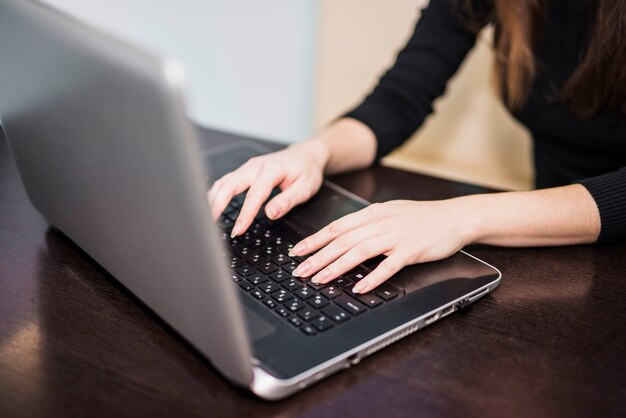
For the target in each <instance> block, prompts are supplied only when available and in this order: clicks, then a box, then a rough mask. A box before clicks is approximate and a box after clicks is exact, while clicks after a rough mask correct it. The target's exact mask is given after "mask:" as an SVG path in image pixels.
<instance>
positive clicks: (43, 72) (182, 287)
mask: <svg viewBox="0 0 626 418" xmlns="http://www.w3.org/2000/svg"><path fill="white" fill-rule="evenodd" d="M183 83H184V71H183V68H182V66H181V65H180V64H178V63H177V62H176V61H174V60H170V59H165V58H163V57H160V56H157V55H154V54H151V53H148V52H146V51H143V50H141V49H139V48H136V47H134V46H132V45H129V44H127V43H126V42H122V41H120V40H117V39H115V38H114V37H111V36H109V35H107V34H105V33H102V32H101V31H99V30H95V29H93V28H91V27H89V26H88V25H86V24H84V23H82V22H80V21H77V20H76V19H73V18H70V17H68V16H66V15H64V14H62V13H60V12H58V11H56V10H54V9H53V8H50V7H49V6H45V5H42V4H41V3H39V2H37V1H31V0H0V116H1V122H2V126H3V129H4V131H5V135H6V137H7V139H8V141H9V145H10V148H11V150H12V153H13V155H14V157H15V160H16V161H17V165H18V168H19V171H20V175H21V178H22V180H23V183H24V186H25V188H26V191H27V192H28V195H29V197H30V200H31V202H32V204H33V205H34V206H35V208H36V209H37V210H38V211H39V213H41V215H42V216H43V217H45V219H46V220H47V221H48V222H49V223H50V224H51V225H53V226H54V227H55V228H56V229H58V230H59V231H61V232H62V233H63V234H64V235H66V236H67V237H68V238H69V239H71V240H72V241H73V242H74V243H76V244H77V245H78V246H80V247H81V248H82V249H83V250H84V251H85V252H86V253H87V254H88V255H89V256H90V257H91V258H92V259H93V260H94V261H95V262H96V263H98V264H100V265H101V266H103V267H104V268H105V269H106V270H107V271H108V272H109V273H110V274H111V275H112V276H113V277H114V278H115V279H117V280H118V281H119V282H120V283H121V284H122V285H123V286H124V287H125V288H127V289H128V290H129V291H130V292H132V293H133V294H134V295H136V296H137V297H139V298H140V299H141V300H142V301H143V302H144V303H145V304H146V305H147V306H148V307H149V308H150V309H151V310H153V311H154V312H155V313H156V314H157V315H159V316H160V317H161V318H163V320H164V321H165V322H166V323H167V324H168V325H169V326H170V331H171V332H177V333H178V334H180V335H181V336H182V337H183V338H185V339H186V340H187V341H188V342H189V343H190V344H191V346H193V347H194V348H195V349H196V350H197V351H198V352H200V353H201V354H202V355H204V356H205V357H206V358H207V359H209V360H210V361H211V362H212V364H213V365H214V366H215V368H216V369H217V370H219V371H220V373H222V374H223V375H224V376H225V377H226V378H228V379H229V380H230V381H231V382H233V383H234V384H236V385H239V386H243V387H245V388H248V389H249V390H250V391H252V392H253V393H255V394H256V395H258V396H260V397H263V398H266V399H280V398H284V397H286V396H288V395H291V394H293V393H295V392H297V391H299V390H301V389H303V388H306V387H307V386H309V385H311V384H313V383H315V382H317V381H319V380H320V379H322V378H324V377H327V376H329V375H331V374H333V373H335V372H337V371H340V370H342V369H344V368H346V367H349V366H351V365H355V364H357V363H358V362H359V361H360V360H362V359H363V358H364V357H366V356H369V355H370V354H372V353H374V352H376V351H378V350H380V349H382V348H383V347H385V346H387V345H389V344H391V343H393V342H395V341H397V340H398V339H400V338H402V337H405V336H407V335H409V334H411V333H413V332H415V331H417V330H420V329H422V328H423V327H425V326H427V325H429V324H431V323H433V322H435V321H437V320H439V319H441V318H443V317H445V316H447V315H449V314H452V313H453V312H455V311H458V310H459V309H460V308H464V307H465V306H467V305H469V304H471V303H472V302H474V301H475V300H477V299H478V298H480V297H482V296H484V295H486V294H488V293H489V292H491V291H492V290H494V289H495V288H496V287H497V286H498V284H499V282H500V277H501V275H500V273H499V272H498V270H496V269H495V268H493V267H492V266H489V265H487V264H486V263H484V262H482V261H480V260H478V259H476V258H475V257H472V256H471V255H469V254H467V253H464V252H460V253H458V254H456V255H454V256H452V257H450V258H449V259H447V260H444V261H440V262H436V263H428V264H423V265H417V266H412V267H408V268H405V269H403V270H402V271H400V272H399V273H398V274H397V275H396V276H394V277H393V278H392V279H391V280H389V281H388V282H386V283H385V284H383V285H382V286H381V287H379V288H378V289H376V290H375V291H373V292H372V293H370V294H369V295H363V296H356V295H353V294H351V293H350V288H351V286H350V285H351V284H353V283H354V282H355V281H358V280H359V278H360V277H362V276H363V275H364V274H366V273H367V272H368V271H370V269H371V268H372V267H374V266H375V265H376V263H377V262H378V261H379V260H376V259H374V260H369V261H368V262H366V263H364V264H363V265H361V266H358V267H357V268H356V269H355V270H353V271H351V272H350V273H349V274H346V275H344V276H342V277H340V278H339V279H337V280H335V281H334V282H333V283H331V285H330V286H322V287H320V286H314V285H312V284H311V283H310V282H308V281H306V280H302V279H297V278H294V277H292V276H291V271H292V270H293V268H294V267H295V265H297V263H298V262H299V261H300V260H299V259H296V258H294V259H291V258H289V257H288V255H287V252H288V249H289V247H290V246H291V245H293V243H294V242H295V241H296V240H298V239H300V238H302V237H304V236H306V235H308V234H310V233H312V232H314V231H315V230H317V229H319V228H320V227H322V226H323V225H325V224H327V223H328V222H330V221H332V220H333V219H336V218H337V217H339V216H342V215H345V214H347V213H350V212H352V211H355V210H358V209H360V208H363V207H364V206H366V205H367V204H368V202H366V201H363V200H362V199H359V198H358V197H356V196H354V195H351V194H350V193H348V192H346V191H344V190H342V189H341V188H339V187H337V186H336V185H333V184H332V183H330V182H326V183H325V184H324V186H323V187H322V189H321V190H320V192H319V193H318V195H316V196H315V197H314V198H313V199H312V200H311V201H310V202H308V203H306V204H304V205H302V206H300V207H298V208H297V209H296V210H294V212H293V213H292V214H290V215H289V216H287V217H286V219H284V220H282V221H279V222H270V221H269V220H267V219H265V218H263V216H262V215H259V217H258V218H257V221H256V222H255V224H254V225H253V227H252V228H251V229H250V231H248V233H247V234H245V235H244V236H242V237H237V238H236V239H235V240H231V239H230V237H229V236H228V228H229V226H230V225H231V224H232V219H233V216H236V213H237V210H238V207H239V205H240V203H241V197H240V196H239V197H236V198H235V199H233V201H232V202H231V205H230V207H229V209H228V210H227V211H226V212H225V214H224V215H223V216H222V217H221V218H220V220H219V222H217V223H214V222H213V221H212V219H211V216H210V212H209V207H208V203H207V198H206V191H207V190H208V187H209V183H210V181H211V179H215V178H216V177H219V175H221V174H223V173H224V172H227V171H230V170H232V169H233V168H235V167H237V166H238V165H239V164H241V163H242V162H244V161H245V160H246V159H247V158H249V157H251V156H252V155H256V154H258V153H263V152H267V150H265V149H263V148H259V147H258V146H257V145H254V143H252V142H233V143H232V144H229V145H228V146H227V147H226V148H222V149H219V150H217V151H215V150H214V151H210V152H205V150H203V149H201V148H200V145H199V144H200V142H199V140H198V138H197V135H198V132H197V131H196V130H195V128H194V126H193V125H192V124H191V123H190V122H189V121H188V119H187V116H186V114H185V109H184V107H183V104H182V100H181V95H182V90H183ZM209 135H210V133H209Z"/></svg>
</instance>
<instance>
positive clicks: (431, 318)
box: [424, 312, 440, 325]
mask: <svg viewBox="0 0 626 418" xmlns="http://www.w3.org/2000/svg"><path fill="white" fill-rule="evenodd" d="M439 316H440V315H439V312H437V313H436V314H434V315H431V316H429V317H428V318H426V319H425V320H424V325H429V324H432V323H433V322H435V321H436V320H438V319H439Z"/></svg>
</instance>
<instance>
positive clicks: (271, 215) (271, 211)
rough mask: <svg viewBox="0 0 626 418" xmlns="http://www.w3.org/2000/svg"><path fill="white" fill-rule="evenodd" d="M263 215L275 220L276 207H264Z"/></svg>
mask: <svg viewBox="0 0 626 418" xmlns="http://www.w3.org/2000/svg"><path fill="white" fill-rule="evenodd" d="M265 214H266V215H267V217H268V218H270V219H276V217H277V216H278V209H277V208H276V206H273V205H272V206H266V207H265Z"/></svg>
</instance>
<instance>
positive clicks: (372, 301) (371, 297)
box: [354, 292, 383, 308]
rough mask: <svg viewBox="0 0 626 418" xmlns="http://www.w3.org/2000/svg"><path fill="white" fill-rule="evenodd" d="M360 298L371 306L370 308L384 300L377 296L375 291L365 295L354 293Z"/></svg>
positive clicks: (366, 304)
mask: <svg viewBox="0 0 626 418" xmlns="http://www.w3.org/2000/svg"><path fill="white" fill-rule="evenodd" d="M354 296H355V297H356V298H357V299H358V300H360V301H361V302H362V303H364V304H365V306H369V307H370V308H375V307H377V306H378V305H380V304H381V303H383V300H382V299H381V298H379V297H378V296H376V295H375V294H373V293H371V292H370V293H366V294H364V295H354Z"/></svg>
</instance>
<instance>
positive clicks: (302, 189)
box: [265, 177, 316, 219]
mask: <svg viewBox="0 0 626 418" xmlns="http://www.w3.org/2000/svg"><path fill="white" fill-rule="evenodd" d="M315 191H316V190H314V189H313V187H312V186H311V184H310V180H307V179H305V178H304V177H298V179H297V180H296V181H294V182H293V183H292V184H290V185H289V186H288V187H286V188H285V189H284V190H283V191H282V192H280V193H279V194H277V195H276V196H274V197H273V198H272V199H271V200H270V201H269V202H267V205H265V214H266V215H267V217H268V218H270V219H278V218H280V217H281V216H284V215H286V214H287V213H288V212H289V211H290V210H291V209H293V207H294V206H296V205H299V204H300V203H303V202H305V201H306V200H308V199H309V198H310V197H311V196H312V195H313V193H315Z"/></svg>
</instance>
